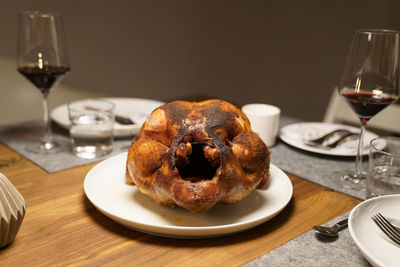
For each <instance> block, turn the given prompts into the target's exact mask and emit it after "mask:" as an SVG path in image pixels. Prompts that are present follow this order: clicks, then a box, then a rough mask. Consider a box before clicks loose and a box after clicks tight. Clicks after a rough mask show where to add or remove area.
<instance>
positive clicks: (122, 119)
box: [85, 106, 135, 125]
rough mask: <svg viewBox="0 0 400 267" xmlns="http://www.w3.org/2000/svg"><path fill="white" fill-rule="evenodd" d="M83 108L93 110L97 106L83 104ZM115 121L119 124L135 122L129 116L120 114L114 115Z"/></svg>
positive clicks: (95, 109)
mask: <svg viewBox="0 0 400 267" xmlns="http://www.w3.org/2000/svg"><path fill="white" fill-rule="evenodd" d="M85 109H87V110H93V111H99V110H98V109H97V108H95V107H91V106H85ZM115 121H116V122H118V123H119V124H122V125H132V124H135V122H134V121H132V120H131V119H130V118H128V117H125V116H120V115H115Z"/></svg>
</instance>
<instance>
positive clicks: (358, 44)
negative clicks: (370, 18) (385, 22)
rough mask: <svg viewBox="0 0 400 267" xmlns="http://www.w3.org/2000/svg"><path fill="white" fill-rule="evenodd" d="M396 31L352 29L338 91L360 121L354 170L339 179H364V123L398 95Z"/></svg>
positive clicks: (357, 180) (397, 43) (397, 39)
mask: <svg viewBox="0 0 400 267" xmlns="http://www.w3.org/2000/svg"><path fill="white" fill-rule="evenodd" d="M399 41H400V34H399V32H398V31H393V30H383V29H373V30H358V31H356V32H355V34H354V37H353V41H352V44H351V47H350V51H349V55H348V57H347V61H346V65H345V68H344V72H343V75H342V79H341V82H340V85H339V87H338V91H339V94H340V96H341V97H342V98H343V99H344V101H345V102H346V103H347V104H348V105H349V106H350V108H351V109H352V110H353V111H354V112H355V113H356V114H357V115H358V117H359V118H360V122H361V130H360V135H359V143H358V148H357V157H356V162H355V169H354V172H351V173H347V174H345V175H344V176H343V177H342V178H343V179H345V180H348V181H350V182H352V183H355V184H358V183H360V182H361V181H365V180H364V179H365V177H366V172H365V171H363V169H362V154H361V153H362V150H363V139H364V133H365V129H366V126H367V122H368V121H369V120H370V119H371V118H372V117H373V116H375V115H376V114H377V113H378V112H380V111H382V110H383V109H384V108H386V107H387V106H389V105H390V104H392V103H393V102H395V101H396V100H397V98H398V97H399V84H398V83H399V62H398V60H399Z"/></svg>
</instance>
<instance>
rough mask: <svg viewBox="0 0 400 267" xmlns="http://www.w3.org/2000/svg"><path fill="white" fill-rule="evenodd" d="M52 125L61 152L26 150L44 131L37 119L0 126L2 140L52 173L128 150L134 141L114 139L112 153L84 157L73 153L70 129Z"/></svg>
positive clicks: (0, 139)
mask: <svg viewBox="0 0 400 267" xmlns="http://www.w3.org/2000/svg"><path fill="white" fill-rule="evenodd" d="M52 126H53V127H52V128H53V136H54V138H55V140H56V141H57V142H58V143H59V144H60V145H61V147H62V151H61V152H59V153H55V154H50V155H40V154H35V153H32V152H29V151H27V150H25V147H26V146H27V145H29V144H30V143H32V142H37V140H38V138H39V137H40V136H41V134H42V133H43V124H42V123H41V122H37V121H34V122H26V123H21V124H17V125H7V126H3V127H0V141H1V142H3V143H4V144H5V145H7V146H9V147H10V148H12V149H14V150H15V151H17V152H18V153H19V154H21V155H23V156H24V157H25V158H27V159H29V160H30V161H32V162H34V163H35V164H37V165H38V166H39V167H41V168H43V169H45V170H46V171H47V172H50V173H51V172H57V171H61V170H65V169H69V168H73V167H76V166H81V165H85V164H89V163H92V162H96V161H100V160H103V159H105V158H107V157H109V156H112V155H115V154H119V153H121V152H123V151H128V148H129V146H130V144H131V143H132V139H131V138H126V139H117V140H114V144H113V151H112V153H111V154H110V155H108V156H105V157H102V158H97V159H82V158H79V157H77V156H75V155H74V154H73V153H72V148H71V142H70V139H69V133H68V131H67V130H65V129H63V128H61V127H58V126H56V125H52Z"/></svg>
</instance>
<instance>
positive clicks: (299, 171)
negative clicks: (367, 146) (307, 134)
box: [270, 116, 368, 199]
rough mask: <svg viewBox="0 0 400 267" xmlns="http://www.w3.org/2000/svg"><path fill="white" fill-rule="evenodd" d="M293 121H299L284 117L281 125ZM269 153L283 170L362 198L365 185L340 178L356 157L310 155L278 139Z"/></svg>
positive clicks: (352, 165)
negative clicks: (347, 181) (345, 181)
mask: <svg viewBox="0 0 400 267" xmlns="http://www.w3.org/2000/svg"><path fill="white" fill-rule="evenodd" d="M295 122H299V120H297V119H294V118H289V117H285V116H283V117H282V118H281V123H280V124H281V125H280V126H281V127H282V126H285V125H287V124H291V123H295ZM270 150H271V162H272V163H273V164H275V165H276V166H278V167H279V168H281V169H282V170H284V171H286V172H289V173H291V174H294V175H296V176H298V177H301V178H303V179H305V180H308V181H311V182H313V183H316V184H319V185H322V186H324V187H327V188H329V189H332V190H335V191H338V192H341V193H344V194H347V195H350V196H352V197H356V198H358V199H365V195H366V192H365V186H362V185H356V184H352V183H344V182H343V181H342V180H341V179H340V176H341V174H342V173H343V172H344V171H345V170H349V171H351V170H354V166H355V157H338V156H329V155H321V154H316V153H311V152H307V151H303V150H300V149H297V148H295V147H292V146H290V145H287V144H286V143H284V142H283V141H281V140H279V141H277V143H276V145H275V146H273V147H271V148H270ZM363 164H364V168H367V166H368V162H367V161H366V160H364V163H363Z"/></svg>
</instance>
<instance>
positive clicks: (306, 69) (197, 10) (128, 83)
mask: <svg viewBox="0 0 400 267" xmlns="http://www.w3.org/2000/svg"><path fill="white" fill-rule="evenodd" d="M1 4H2V7H1V8H0V21H1V24H0V25H1V27H0V34H1V41H0V57H6V58H15V55H16V30H17V13H18V11H21V10H39V9H40V10H50V11H56V12H58V13H60V14H61V15H63V17H64V23H65V27H66V31H67V39H68V43H69V48H70V49H69V50H70V57H71V62H72V72H71V73H70V74H69V76H68V77H67V78H66V79H65V80H64V82H63V83H64V84H66V85H68V86H72V87H75V88H79V90H86V91H98V92H104V93H106V94H108V95H110V96H129V97H143V98H153V99H158V100H163V101H166V100H170V99H176V98H192V97H194V96H206V97H215V98H223V99H226V100H228V101H231V102H233V103H235V104H238V105H241V104H245V103H249V102H263V103H269V104H274V105H277V106H279V107H281V109H282V111H283V113H284V114H287V115H292V116H297V117H299V118H302V119H305V120H315V121H317V120H321V119H322V116H323V113H324V111H325V107H326V105H327V103H328V100H329V97H330V94H331V91H332V89H333V87H334V86H335V85H337V83H338V82H339V80H340V76H341V72H342V68H343V66H344V61H345V57H346V55H347V50H348V48H349V46H350V42H351V38H352V34H353V32H354V30H355V29H359V28H391V29H398V30H400V15H399V12H400V1H398V0H392V1H390V0H382V1H378V0H375V1H373V0H352V1H348V0H338V1H323V0H320V1H284V0H283V1H244V0H243V1H234V0H233V1H228V0H221V1H218V0H212V1H209V0H203V1H201V0H199V1H190V0H186V1H185V0H182V1H177V0H174V1H166V0H165V1H164V0H150V1H149V0H147V1H146V0H143V1H128V0H120V1H119V0H115V1H106V0H100V1H94V0H92V1H54V0H36V1H30V0H20V1H15V2H14V1H11V0H3V1H1ZM0 77H1V74H0ZM21 79H24V78H22V77H21ZM0 90H1V91H2V94H3V93H6V92H7V91H6V88H3V87H2V86H1V79H0ZM56 93H57V91H56V90H55V91H54V94H56ZM16 101H17V100H16Z"/></svg>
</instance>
